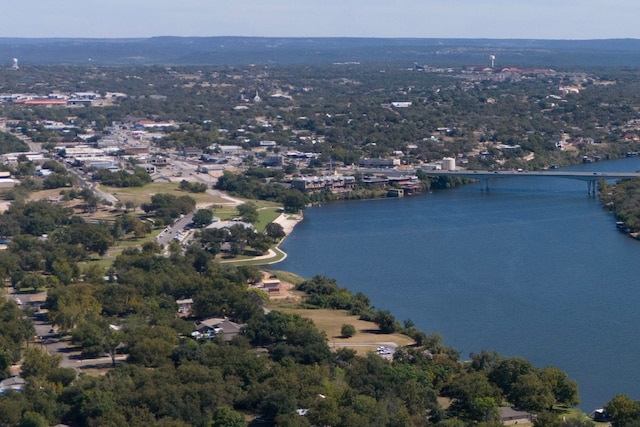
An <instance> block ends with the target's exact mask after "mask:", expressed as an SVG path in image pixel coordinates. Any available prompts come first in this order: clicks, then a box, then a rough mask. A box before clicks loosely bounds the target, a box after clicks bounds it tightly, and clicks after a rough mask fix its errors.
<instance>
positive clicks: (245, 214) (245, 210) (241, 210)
mask: <svg viewBox="0 0 640 427" xmlns="http://www.w3.org/2000/svg"><path fill="white" fill-rule="evenodd" d="M238 215H240V216H241V217H242V220H243V221H246V222H250V223H254V222H256V221H257V220H258V210H257V208H256V205H254V204H253V203H251V202H249V203H243V204H241V205H240V206H238Z"/></svg>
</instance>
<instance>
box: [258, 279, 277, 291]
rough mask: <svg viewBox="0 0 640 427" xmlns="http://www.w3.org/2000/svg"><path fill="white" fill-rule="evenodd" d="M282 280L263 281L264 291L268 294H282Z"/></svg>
mask: <svg viewBox="0 0 640 427" xmlns="http://www.w3.org/2000/svg"><path fill="white" fill-rule="evenodd" d="M280 285H281V283H280V280H278V279H265V280H263V281H262V287H261V288H262V289H263V290H264V291H265V292H267V293H272V292H280Z"/></svg>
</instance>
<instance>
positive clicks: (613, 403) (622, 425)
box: [604, 394, 640, 427]
mask: <svg viewBox="0 0 640 427" xmlns="http://www.w3.org/2000/svg"><path fill="white" fill-rule="evenodd" d="M604 410H605V411H606V413H607V415H609V417H610V418H611V424H612V426H613V427H626V426H628V425H630V424H631V423H632V422H634V421H636V420H638V419H640V403H638V402H635V401H633V400H631V399H630V398H629V396H627V395H625V394H619V395H617V396H615V397H614V398H613V399H611V400H610V401H609V402H608V403H607V404H606V405H605V406H604Z"/></svg>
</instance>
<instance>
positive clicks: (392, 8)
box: [0, 0, 640, 39]
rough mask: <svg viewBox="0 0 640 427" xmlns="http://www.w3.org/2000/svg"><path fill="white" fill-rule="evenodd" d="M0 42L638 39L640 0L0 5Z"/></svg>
mask: <svg viewBox="0 0 640 427" xmlns="http://www.w3.org/2000/svg"><path fill="white" fill-rule="evenodd" d="M2 3H4V7H2V25H0V37H150V36H161V35H170V36H265V37H271V36H275V37H279V36H280V37H336V36H338V37H418V38H421V37H424V38H433V37H435V38H449V37H452V38H458V37H460V38H503V39H504V38H519V39H534V38H535V39H594V38H640V23H639V22H638V18H640V1H639V0H387V1H384V0H313V1H310V0H226V1H220V0H0V4H2Z"/></svg>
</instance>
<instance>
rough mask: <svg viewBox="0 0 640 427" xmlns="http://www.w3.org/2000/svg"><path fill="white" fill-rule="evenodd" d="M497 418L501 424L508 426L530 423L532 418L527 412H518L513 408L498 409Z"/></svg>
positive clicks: (503, 407)
mask: <svg viewBox="0 0 640 427" xmlns="http://www.w3.org/2000/svg"><path fill="white" fill-rule="evenodd" d="M498 416H499V417H500V421H501V422H502V424H504V425H506V426H509V425H514V424H522V423H528V422H531V420H532V419H533V416H532V415H531V414H530V413H529V412H527V411H519V410H517V409H515V408H510V407H508V406H502V407H500V408H498Z"/></svg>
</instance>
